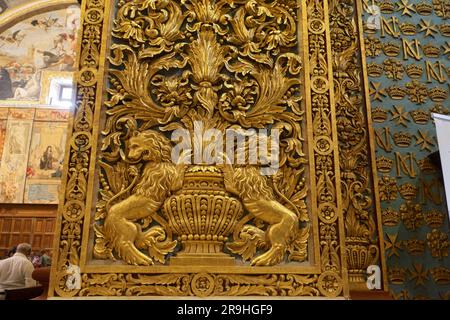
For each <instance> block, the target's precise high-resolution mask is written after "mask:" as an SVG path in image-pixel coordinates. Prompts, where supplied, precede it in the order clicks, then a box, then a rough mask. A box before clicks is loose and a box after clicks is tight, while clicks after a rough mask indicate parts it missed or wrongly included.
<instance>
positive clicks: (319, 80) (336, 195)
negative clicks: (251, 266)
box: [49, 0, 349, 298]
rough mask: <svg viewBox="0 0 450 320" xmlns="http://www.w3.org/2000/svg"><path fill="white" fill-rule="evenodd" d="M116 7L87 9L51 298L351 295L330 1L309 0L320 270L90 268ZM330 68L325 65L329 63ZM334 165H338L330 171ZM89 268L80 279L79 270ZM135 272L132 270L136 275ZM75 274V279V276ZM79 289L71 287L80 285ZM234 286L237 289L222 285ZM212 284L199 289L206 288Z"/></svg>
mask: <svg viewBox="0 0 450 320" xmlns="http://www.w3.org/2000/svg"><path fill="white" fill-rule="evenodd" d="M111 5H112V2H110V1H106V0H87V1H84V2H83V5H82V28H81V30H80V37H79V39H81V41H80V43H79V48H78V53H79V54H78V59H79V72H78V73H77V77H76V80H77V96H76V108H75V112H74V114H73V115H72V116H71V119H70V126H69V132H70V133H71V136H70V137H69V138H68V143H67V149H66V158H65V163H64V167H65V172H64V174H63V181H62V188H61V193H60V205H59V209H58V217H57V229H56V237H55V242H54V253H55V263H54V264H53V266H52V273H51V281H50V289H49V296H50V297H61V298H71V297H75V296H129V295H142V296H158V295H159V296H161V295H162V296H171V295H177V296H201V297H202V296H203V297H204V296H211V295H213V296H221V295H270V296H280V295H289V296H303V295H307V296H325V297H332V298H335V297H339V296H344V297H348V290H349V289H348V281H347V269H346V262H345V257H344V252H345V251H344V250H343V248H344V239H345V235H344V224H343V217H342V212H341V199H340V179H339V177H340V173H339V161H338V159H339V157H338V152H339V150H338V137H337V127H336V117H335V106H334V94H333V85H332V84H333V71H332V61H331V59H332V55H331V48H330V47H331V40H330V31H329V30H330V25H329V16H328V3H327V1H318V0H308V1H306V2H302V9H301V12H302V32H303V33H304V34H308V37H307V38H308V39H307V41H305V43H304V44H303V45H304V48H303V49H304V50H303V51H304V58H305V59H309V61H314V62H316V63H314V64H312V66H309V64H308V63H306V64H305V72H306V74H308V75H309V79H306V89H307V90H308V91H310V94H308V95H307V97H306V98H305V99H306V105H307V108H306V109H307V123H313V122H317V123H321V126H314V128H310V129H309V130H308V132H307V134H308V138H309V139H308V140H309V141H311V143H308V148H309V150H308V151H309V152H310V153H313V154H314V157H313V158H314V159H315V161H316V162H315V163H314V164H312V165H311V167H312V168H315V170H312V171H311V172H310V177H311V179H314V183H315V184H316V185H317V188H315V190H314V191H313V192H316V195H315V197H313V199H314V201H316V202H315V203H314V204H313V205H312V210H313V213H312V216H313V217H314V218H315V219H313V220H315V223H316V224H317V227H318V228H317V229H315V230H317V231H316V232H314V234H313V236H314V237H315V239H317V241H315V244H316V248H318V251H317V253H318V255H319V256H320V260H319V261H320V266H319V268H318V269H317V270H315V271H312V270H311V271H310V272H308V271H303V272H298V273H290V274H282V273H281V274H280V273H275V271H274V270H275V269H273V268H274V267H269V268H270V270H272V273H270V271H269V272H264V271H263V269H262V268H260V269H258V271H261V272H258V274H251V275H249V274H238V275H236V274H227V273H226V272H222V273H211V272H209V270H206V268H205V269H204V271H201V270H200V272H198V273H170V274H169V273H165V274H148V273H145V272H144V271H143V270H142V269H139V268H136V269H135V271H133V272H132V273H130V272H128V273H122V272H125V271H122V270H121V269H120V268H114V270H113V272H108V271H107V270H105V269H101V268H100V269H98V271H97V272H95V271H94V270H89V268H84V267H83V262H85V261H82V260H83V259H85V258H83V257H85V255H83V254H82V253H83V250H84V249H85V247H84V246H83V245H84V244H85V243H86V242H85V239H84V238H83V234H86V232H88V231H89V227H90V226H89V223H86V222H87V221H86V218H87V217H89V216H90V214H91V208H92V206H93V203H92V196H89V195H90V194H91V195H92V193H93V190H94V183H95V180H96V179H95V167H96V165H95V161H96V156H97V155H96V145H97V143H98V141H97V138H96V137H97V136H98V135H99V124H100V118H101V110H100V109H101V106H102V100H103V92H104V77H105V63H106V55H107V54H106V52H107V48H108V43H109V40H108V36H109V34H110V32H109V25H110V14H109V13H110V12H111V9H112V8H111ZM324 62H325V63H324ZM326 162H328V163H331V164H332V166H331V167H329V166H326V165H324V164H325V163H326ZM78 266H81V270H80V271H81V273H80V276H79V278H77V277H76V274H77V268H78ZM128 270H129V269H128ZM74 274H75V278H74ZM74 279H75V283H77V281H78V285H75V286H70V285H68V283H69V282H71V281H74ZM224 280H228V281H229V282H230V283H231V284H232V288H231V290H229V291H225V290H223V288H221V287H220V283H222V282H223V281H224ZM205 281H206V283H208V284H209V286H207V288H206V289H205V288H203V289H201V290H200V289H199V287H198V285H197V284H198V283H199V282H202V283H205Z"/></svg>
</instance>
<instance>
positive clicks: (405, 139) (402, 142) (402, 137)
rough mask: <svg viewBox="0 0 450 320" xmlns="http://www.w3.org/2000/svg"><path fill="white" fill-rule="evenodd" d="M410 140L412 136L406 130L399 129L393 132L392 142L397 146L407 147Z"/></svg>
mask: <svg viewBox="0 0 450 320" xmlns="http://www.w3.org/2000/svg"><path fill="white" fill-rule="evenodd" d="M411 141H412V136H411V134H409V133H408V132H405V131H400V132H396V133H394V142H395V144H396V145H397V146H399V147H404V148H406V147H409V145H410V144H411Z"/></svg>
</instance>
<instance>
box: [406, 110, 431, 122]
mask: <svg viewBox="0 0 450 320" xmlns="http://www.w3.org/2000/svg"><path fill="white" fill-rule="evenodd" d="M410 114H411V117H412V119H413V121H414V122H415V123H417V124H427V123H428V121H430V118H431V116H430V113H429V112H428V111H425V110H422V109H417V110H414V111H411V112H410Z"/></svg>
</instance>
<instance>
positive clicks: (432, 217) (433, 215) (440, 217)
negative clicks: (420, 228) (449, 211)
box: [425, 210, 444, 228]
mask: <svg viewBox="0 0 450 320" xmlns="http://www.w3.org/2000/svg"><path fill="white" fill-rule="evenodd" d="M425 222H426V223H427V224H428V225H429V226H430V227H431V228H439V227H440V226H442V225H443V224H444V214H443V213H442V212H439V211H438V210H431V211H430V212H427V213H426V214H425Z"/></svg>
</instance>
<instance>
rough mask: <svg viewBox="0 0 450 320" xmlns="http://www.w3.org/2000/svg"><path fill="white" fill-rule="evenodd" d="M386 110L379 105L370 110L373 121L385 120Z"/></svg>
mask: <svg viewBox="0 0 450 320" xmlns="http://www.w3.org/2000/svg"><path fill="white" fill-rule="evenodd" d="M387 117H388V116H387V111H386V110H384V109H382V108H381V107H376V108H375V109H373V110H372V120H373V121H374V122H383V121H386V120H387Z"/></svg>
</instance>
